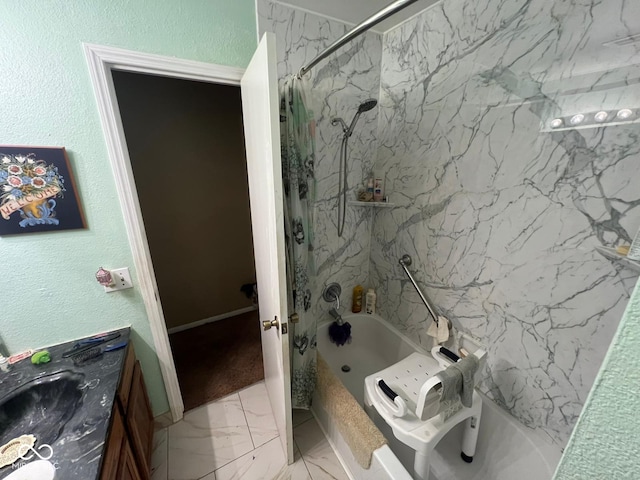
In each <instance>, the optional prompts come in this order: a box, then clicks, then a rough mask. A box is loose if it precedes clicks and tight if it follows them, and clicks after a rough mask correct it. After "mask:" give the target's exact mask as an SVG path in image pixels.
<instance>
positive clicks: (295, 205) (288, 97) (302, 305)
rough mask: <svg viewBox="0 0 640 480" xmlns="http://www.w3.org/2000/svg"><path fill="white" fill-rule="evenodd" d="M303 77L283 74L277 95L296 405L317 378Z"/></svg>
mask: <svg viewBox="0 0 640 480" xmlns="http://www.w3.org/2000/svg"><path fill="white" fill-rule="evenodd" d="M303 83H304V80H300V79H298V78H297V77H296V76H295V75H294V76H291V77H289V78H287V79H286V80H285V81H284V84H283V86H282V91H281V95H280V134H281V148H282V181H283V186H284V203H285V205H284V215H285V219H284V220H285V239H286V245H287V280H288V284H289V285H288V287H289V288H288V289H287V292H288V307H289V314H291V313H293V312H296V313H297V314H298V316H299V318H300V320H299V322H298V323H297V324H291V326H292V327H293V343H292V345H291V346H292V363H291V368H292V371H291V399H292V404H293V407H294V408H305V409H308V408H309V407H310V405H311V396H312V394H313V389H314V388H315V383H316V331H317V328H316V319H315V318H314V317H313V315H312V314H311V301H312V295H313V294H314V292H315V291H316V290H315V288H314V280H315V268H314V264H313V204H314V200H315V178H314V175H313V166H314V162H315V121H314V119H313V111H312V109H311V108H309V103H308V95H306V94H305V87H304V85H303Z"/></svg>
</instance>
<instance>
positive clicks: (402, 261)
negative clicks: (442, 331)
mask: <svg viewBox="0 0 640 480" xmlns="http://www.w3.org/2000/svg"><path fill="white" fill-rule="evenodd" d="M399 263H400V265H401V266H402V268H403V269H404V271H405V273H406V274H407V276H408V277H409V280H411V283H412V284H413V287H414V288H415V289H416V292H418V295H419V296H420V299H421V300H422V302H423V303H424V305H425V307H427V310H429V313H430V314H431V317H432V318H433V321H434V322H436V325H439V323H438V316H437V315H436V312H435V310H434V309H433V307H432V306H431V304H430V303H429V301H428V300H427V297H426V296H425V295H424V293H422V290H420V287H419V286H418V284H417V283H416V281H415V279H414V278H413V275H411V272H410V271H409V269H408V268H407V265H411V257H410V256H409V255H407V254H404V255H403V256H402V258H401V259H400V260H399Z"/></svg>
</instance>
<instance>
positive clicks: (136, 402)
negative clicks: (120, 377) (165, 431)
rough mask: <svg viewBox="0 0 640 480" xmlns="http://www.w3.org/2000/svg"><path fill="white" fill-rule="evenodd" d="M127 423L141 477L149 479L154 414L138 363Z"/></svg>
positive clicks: (135, 368)
mask: <svg viewBox="0 0 640 480" xmlns="http://www.w3.org/2000/svg"><path fill="white" fill-rule="evenodd" d="M126 421H127V429H128V430H129V441H130V443H131V449H132V450H133V453H134V454H135V456H136V458H137V459H138V468H139V470H140V475H141V476H142V477H144V478H147V477H149V471H150V468H149V463H150V460H151V448H152V445H153V414H152V413H151V406H150V405H149V397H148V396H147V389H146V388H145V386H144V378H143V377H142V370H141V369H140V362H136V365H135V367H134V369H133V380H132V382H131V393H130V395H129V405H128V408H127V420H126Z"/></svg>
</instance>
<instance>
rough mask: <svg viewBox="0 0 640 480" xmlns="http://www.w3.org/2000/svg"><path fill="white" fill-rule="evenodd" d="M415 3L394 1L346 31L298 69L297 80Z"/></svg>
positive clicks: (412, 1) (404, 0) (401, 0)
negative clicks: (339, 50) (382, 22)
mask: <svg viewBox="0 0 640 480" xmlns="http://www.w3.org/2000/svg"><path fill="white" fill-rule="evenodd" d="M417 1H418V0H396V1H395V2H393V3H392V4H391V5H387V6H386V7H384V8H383V9H382V10H380V11H379V12H377V13H374V14H373V15H371V16H370V17H369V18H367V19H366V20H365V21H364V22H362V23H360V24H359V25H357V26H355V27H354V28H353V29H352V30H350V31H348V32H347V33H345V34H344V35H343V36H342V37H340V38H339V39H338V40H336V41H335V42H333V43H332V44H331V45H329V46H328V47H327V48H326V49H325V50H324V52H322V53H320V55H318V56H317V57H316V58H314V59H313V60H311V61H310V62H309V63H308V64H307V65H303V66H302V68H300V70H299V71H298V78H302V76H303V75H304V74H305V73H307V72H308V71H309V70H311V69H312V68H313V67H315V66H316V65H317V64H318V63H320V62H321V61H322V60H324V59H325V58H327V57H328V56H329V55H331V54H332V53H333V52H335V51H336V50H338V49H339V48H340V47H342V46H343V45H344V44H346V43H348V42H350V41H351V40H353V39H354V38H356V37H357V36H358V35H360V34H362V33H364V32H366V31H367V30H369V29H370V28H371V27H373V26H374V25H377V24H378V23H380V22H381V21H383V20H385V19H386V18H389V17H390V16H391V15H393V14H394V13H396V12H399V11H400V10H403V9H404V8H406V7H408V6H409V5H411V4H412V3H415V2H417Z"/></svg>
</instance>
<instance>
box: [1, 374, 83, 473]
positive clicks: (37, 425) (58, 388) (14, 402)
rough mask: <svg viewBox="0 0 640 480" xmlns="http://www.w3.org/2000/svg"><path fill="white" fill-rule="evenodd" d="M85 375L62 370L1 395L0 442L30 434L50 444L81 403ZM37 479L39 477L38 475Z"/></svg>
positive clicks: (40, 442)
mask: <svg viewBox="0 0 640 480" xmlns="http://www.w3.org/2000/svg"><path fill="white" fill-rule="evenodd" d="M83 380H84V375H82V374H79V373H75V372H71V371H62V372H58V373H55V374H52V375H47V376H44V377H40V378H37V379H35V380H32V381H30V382H28V383H25V384H24V385H21V386H20V387H18V388H16V389H15V390H13V391H12V392H10V393H9V394H7V395H5V396H3V397H0V445H4V444H5V443H7V442H9V441H10V440H12V439H14V438H17V437H19V436H20V435H28V434H33V435H35V437H36V439H37V445H42V444H43V443H46V444H49V445H51V444H52V443H53V442H55V440H56V439H57V438H58V437H59V436H60V433H62V430H63V429H64V426H65V424H66V423H67V422H68V421H69V419H70V418H71V417H72V416H73V414H74V413H75V411H76V410H77V409H78V407H79V406H80V405H82V395H83V392H82V390H81V389H80V386H81V385H82V383H83ZM38 478H39V477H38Z"/></svg>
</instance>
